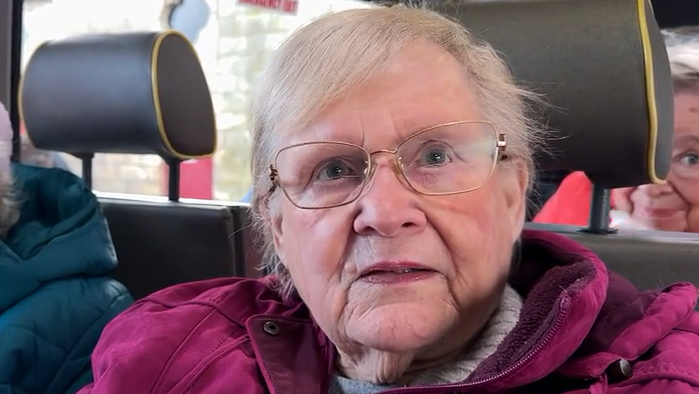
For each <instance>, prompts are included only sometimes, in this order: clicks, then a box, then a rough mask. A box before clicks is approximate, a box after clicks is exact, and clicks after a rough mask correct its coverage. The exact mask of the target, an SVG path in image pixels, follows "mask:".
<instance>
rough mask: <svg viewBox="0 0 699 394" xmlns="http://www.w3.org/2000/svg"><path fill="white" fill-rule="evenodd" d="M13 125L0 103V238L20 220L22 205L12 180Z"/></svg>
mask: <svg viewBox="0 0 699 394" xmlns="http://www.w3.org/2000/svg"><path fill="white" fill-rule="evenodd" d="M12 134H13V133H12V124H11V123H10V114H9V113H8V112H7V110H6V109H5V107H4V106H3V105H2V103H0V238H5V237H6V236H7V233H8V232H9V231H10V229H11V228H12V226H14V225H15V223H17V221H18V220H19V213H20V204H19V202H18V200H17V198H16V194H15V186H14V182H13V179H12V168H11V166H10V157H11V156H12Z"/></svg>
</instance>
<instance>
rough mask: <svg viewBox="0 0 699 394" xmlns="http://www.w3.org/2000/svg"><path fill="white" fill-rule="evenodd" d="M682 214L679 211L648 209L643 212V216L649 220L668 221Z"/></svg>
mask: <svg viewBox="0 0 699 394" xmlns="http://www.w3.org/2000/svg"><path fill="white" fill-rule="evenodd" d="M680 213H682V211H681V210H679V209H656V208H653V209H646V210H644V211H643V216H645V217H646V218H648V219H668V218H672V217H674V216H676V215H678V214H680Z"/></svg>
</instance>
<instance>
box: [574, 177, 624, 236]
mask: <svg viewBox="0 0 699 394" xmlns="http://www.w3.org/2000/svg"><path fill="white" fill-rule="evenodd" d="M610 201H611V191H610V190H609V189H606V188H603V187H601V186H598V185H594V184H593V185H592V202H591V204H590V219H589V220H588V225H587V227H586V228H583V229H581V230H580V231H581V232H584V233H592V234H611V233H615V232H616V231H617V230H616V229H613V228H610V227H609V211H610V209H611V203H610Z"/></svg>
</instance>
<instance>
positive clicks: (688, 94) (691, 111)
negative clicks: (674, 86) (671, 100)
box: [674, 89, 699, 145]
mask: <svg viewBox="0 0 699 394" xmlns="http://www.w3.org/2000/svg"><path fill="white" fill-rule="evenodd" d="M674 137H675V138H674V141H675V144H676V145H677V144H686V143H694V144H697V143H698V142H699V89H697V90H696V91H681V92H678V93H677V94H676V95H675V135H674Z"/></svg>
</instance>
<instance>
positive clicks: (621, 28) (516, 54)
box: [0, 0, 699, 298]
mask: <svg viewBox="0 0 699 394" xmlns="http://www.w3.org/2000/svg"><path fill="white" fill-rule="evenodd" d="M139 1H144V0H139ZM202 1H203V0H202ZM347 2H354V3H357V6H360V5H359V3H360V2H359V0H351V1H350V0H347V1H345V3H347ZM39 3H43V5H46V4H48V3H52V2H51V1H46V0H43V1H37V0H24V1H23V0H2V1H0V99H1V100H2V102H3V103H4V104H5V105H6V106H7V107H8V109H9V110H10V113H11V116H12V121H13V124H14V126H15V129H14V139H13V152H14V155H13V157H14V159H15V160H20V155H21V145H22V142H21V139H22V136H21V134H22V133H21V130H20V129H21V127H20V124H21V125H23V126H22V127H26V129H27V133H29V137H30V138H31V141H32V143H33V144H34V145H35V146H36V147H37V148H39V149H43V150H46V151H54V152H61V153H64V154H66V155H65V157H72V158H71V160H73V163H74V168H76V171H77V172H79V173H80V174H81V175H82V176H83V178H84V180H85V182H86V183H87V184H88V185H92V186H93V187H94V190H95V193H96V194H97V195H98V197H99V201H100V203H101V205H102V208H103V211H104V213H105V215H106V217H107V219H108V224H109V227H110V231H111V235H112V238H113V242H114V244H115V248H116V252H117V257H118V260H119V268H118V270H117V272H116V273H115V278H117V279H118V280H119V281H121V282H122V283H124V284H125V285H126V286H127V288H128V289H129V290H130V291H131V293H132V294H133V296H134V298H141V297H143V296H145V295H148V294H150V293H152V292H154V291H157V290H159V289H163V288H165V287H167V286H171V285H174V284H178V283H183V282H189V281H196V280H203V279H209V278H215V277H225V276H247V277H258V276H261V275H263V274H264V273H263V272H260V271H259V270H258V269H257V268H256V267H257V265H258V263H259V262H260V259H261V255H260V251H259V248H258V247H257V243H256V239H257V238H256V232H255V228H254V227H253V225H252V221H251V219H252V218H251V214H250V207H249V204H248V203H243V202H236V201H233V200H234V199H233V198H229V200H226V199H223V198H211V199H202V198H188V196H186V195H183V193H182V190H181V188H180V187H181V185H182V182H181V178H182V176H183V174H184V171H185V170H184V166H185V164H186V162H187V161H191V160H197V159H205V158H209V157H211V156H212V155H213V156H214V157H217V156H216V155H217V154H218V153H217V149H219V148H220V147H221V146H222V145H225V144H235V143H236V141H237V140H236V139H235V138H228V136H227V135H224V134H225V133H222V132H221V130H220V127H219V126H217V125H220V124H221V123H222V122H223V121H222V119H221V118H222V116H220V115H219V114H216V113H215V112H216V107H217V106H220V103H218V102H216V100H215V99H216V98H215V97H214V98H212V93H211V90H212V89H211V88H212V86H214V85H215V84H219V83H222V82H220V81H219V80H216V81H213V80H212V78H210V75H206V72H205V70H204V68H203V66H202V65H201V64H200V61H199V59H200V58H203V57H204V56H203V55H201V54H197V51H196V50H195V49H194V47H193V46H192V44H190V41H191V36H186V35H185V34H181V33H179V32H177V31H173V30H167V29H162V30H157V29H155V30H154V29H150V30H146V29H142V30H133V31H123V30H122V31H120V30H119V29H110V30H108V31H103V32H94V31H90V32H88V33H86V34H72V33H71V34H67V33H66V32H65V31H62V32H58V33H55V34H54V39H51V40H47V41H45V42H44V43H42V44H41V45H38V46H37V47H36V48H35V49H34V50H33V53H31V54H27V53H23V51H25V52H26V49H23V48H25V47H24V46H23V39H24V38H25V37H26V36H27V34H26V32H27V31H28V30H27V29H28V28H29V24H28V22H29V20H25V17H26V16H27V10H28V9H29V8H31V7H33V9H38V7H39V6H40V5H41V4H39ZM53 3H56V6H58V5H59V3H65V4H68V3H74V4H73V5H72V7H73V8H70V7H68V6H67V5H64V7H63V8H64V9H65V10H69V9H72V10H74V11H73V12H77V11H75V10H76V9H77V8H75V7H78V5H79V4H82V5H83V6H85V4H87V3H100V5H99V7H105V6H106V4H108V3H124V4H126V3H129V2H128V1H123V0H89V1H77V0H75V1H73V0H63V1H59V0H54V2H53ZM131 3H133V1H132V2H131ZM145 3H146V2H145V1H144V3H143V4H145ZM151 3H153V4H155V3H157V4H156V5H154V6H153V7H152V8H153V10H156V9H158V10H159V9H160V7H162V3H163V1H162V0H155V1H148V4H151ZM165 3H168V2H165ZM169 3H171V4H170V8H167V7H165V8H163V9H164V10H165V11H163V12H166V13H167V15H166V19H169V18H171V17H172V12H176V11H177V7H184V5H186V4H187V3H196V1H193V0H192V1H188V0H180V1H175V2H169ZM208 3H209V7H210V8H211V9H214V8H215V9H216V10H218V11H220V13H222V11H221V9H223V8H225V7H228V8H231V7H236V6H239V7H250V6H249V5H246V6H242V5H235V4H233V3H236V2H234V1H232V0H230V1H229V3H231V4H232V5H231V4H229V5H224V3H225V2H224V1H223V0H220V1H216V0H213V1H208ZM298 3H299V5H298V6H299V10H298V13H299V14H300V13H301V11H302V9H301V7H303V6H304V0H299V2H298ZM309 3H314V1H308V0H307V1H305V5H306V6H308V4H309ZM437 3H439V2H437ZM457 3H458V4H457ZM685 3H687V4H689V2H679V1H677V2H674V1H670V0H658V1H653V2H652V3H650V2H647V1H645V0H615V1H609V0H538V1H504V0H503V1H473V2H467V1H464V2H444V3H441V4H438V5H436V7H439V9H440V10H441V11H444V12H446V13H448V14H449V15H451V16H453V17H456V18H458V19H459V20H460V21H462V22H463V23H464V24H465V25H466V26H468V27H469V28H470V29H472V31H473V32H475V33H476V34H477V35H480V37H481V38H484V39H485V40H486V41H489V42H490V43H491V44H492V45H493V46H494V47H495V48H496V49H497V50H498V51H499V52H500V53H502V54H504V56H505V58H506V59H507V61H508V63H509V65H510V67H511V68H512V69H513V71H514V73H515V75H516V76H517V78H518V79H520V80H522V81H524V82H526V83H528V84H531V85H533V86H535V87H536V89H537V91H538V92H541V93H543V94H544V95H545V96H546V97H547V100H548V101H549V102H550V104H551V105H550V107H551V108H552V109H551V110H550V111H549V113H547V114H546V117H547V120H548V126H549V127H550V128H551V129H552V130H555V133H554V134H552V138H551V141H550V144H551V153H549V154H546V155H541V156H540V160H539V163H538V166H539V169H540V170H541V171H542V176H541V177H540V181H542V182H544V181H545V182H548V183H549V184H553V185H554V189H555V184H556V183H557V182H560V174H566V173H568V172H570V171H584V172H585V173H586V174H587V175H588V176H589V177H590V178H591V180H592V181H593V182H594V184H595V187H594V193H593V202H592V206H593V209H592V213H591V216H590V222H589V225H588V226H587V227H573V226H561V225H548V224H534V223H527V225H526V226H527V227H528V228H537V229H543V230H546V231H552V232H556V233H561V234H564V235H566V236H568V237H570V238H572V239H574V240H576V241H578V242H581V243H582V244H584V245H586V246H587V247H589V248H590V249H591V250H592V251H594V252H595V253H597V254H598V255H599V256H600V257H601V258H602V259H603V260H604V261H605V262H606V263H607V264H608V266H609V267H610V269H612V270H613V271H616V272H617V273H619V274H621V275H623V276H625V277H626V278H628V279H629V280H630V281H632V282H633V283H634V284H635V285H636V286H637V287H639V288H641V289H655V288H659V287H662V286H664V285H667V284H670V283H673V282H677V281H690V282H693V283H695V284H699V265H697V264H696V261H699V242H698V241H699V237H697V236H695V235H693V234H686V233H667V232H660V231H646V230H643V231H641V230H638V231H637V230H623V229H622V230H615V229H610V228H609V227H608V226H607V219H608V215H609V208H608V205H609V203H608V199H609V189H610V188H614V187H621V186H630V185H639V184H643V183H649V182H650V181H652V179H653V178H654V177H656V176H659V177H662V176H663V174H667V171H668V167H669V159H668V156H669V155H668V149H669V144H670V142H669V141H670V140H671V133H672V116H673V115H672V114H673V112H672V104H671V102H672V84H671V81H670V80H669V72H668V67H669V66H668V64H667V55H666V54H665V52H664V46H663V44H662V39H661V37H660V29H661V28H668V27H677V26H690V25H699V14H697V13H692V12H690V11H689V10H688V8H686V7H685V6H684V4H685ZM345 6H347V5H345ZM349 6H353V5H349ZM96 7H97V6H95V7H93V8H96ZM144 7H146V6H145V5H144ZM216 7H218V8H216ZM683 7H685V8H683ZM687 7H691V6H687ZM146 8H147V7H146ZM134 9H137V8H134ZM55 10H58V8H55ZM66 12H67V11H66ZM86 12H87V11H86ZM91 12H92V11H91ZM95 12H97V11H95ZM105 12H109V11H108V10H105V11H103V13H105ZM245 12H253V11H248V10H246V11H245ZM254 12H260V13H263V12H278V11H269V10H254ZM143 14H147V12H146V11H143ZM151 14H152V17H153V18H154V20H155V19H157V17H158V16H159V15H160V13H155V12H153V13H151ZM229 14H231V15H232V14H233V12H232V11H230V12H229ZM49 17H50V16H46V15H44V18H49ZM71 17H75V18H77V16H76V15H75V14H72V15H71V14H70V13H61V14H58V13H57V14H56V15H55V18H68V19H70V18H71ZM284 17H286V16H284ZM291 17H293V16H290V18H291ZM37 18H38V17H37ZM37 20H38V19H37ZM46 20H50V19H46ZM33 23H35V24H36V23H39V22H36V21H34V22H33ZM66 23H67V22H66ZM156 23H158V22H157V21H155V22H154V25H155V24H156ZM299 23H300V22H299ZM25 25H26V26H25ZM35 26H36V25H35ZM226 26H227V25H225V24H224V23H221V24H220V25H219V26H218V28H219V29H223V28H230V29H234V28H235V27H234V26H227V27H226ZM282 30H283V29H282ZM30 34H31V33H30ZM207 34H208V33H207ZM279 34H281V35H283V34H285V33H284V32H282V33H279ZM279 34H277V35H279ZM200 38H201V39H202V40H203V39H204V37H203V33H202V36H201V37H200ZM254 44H255V42H254V40H252V41H250V42H248V45H254ZM264 45H272V44H269V42H267V43H264ZM272 46H273V45H272ZM30 55H31V56H30ZM239 56H240V57H243V56H244V55H240V54H239ZM245 56H246V55H245ZM151 59H156V60H157V61H156V62H151ZM156 63H157V64H156ZM142 70H156V71H157V72H153V73H144V72H142ZM59 75H60V77H57V76H59ZM154 75H156V76H155V77H154ZM106 76H110V77H106ZM152 78H156V79H155V80H153V79H152ZM221 81H224V82H223V83H225V79H221ZM152 82H154V84H152ZM151 86H156V87H157V92H156V93H157V94H154V92H153V91H152V90H151V88H150V87H151ZM233 89H235V88H233ZM154 96H155V97H157V100H156V101H155V102H154V100H153V97H154ZM243 99H245V97H243ZM56 106H58V109H57V108H56ZM157 119H160V123H162V124H165V125H167V127H165V128H162V127H160V128H159V127H157V125H158V124H159V123H158V121H156V120H157ZM654 120H655V121H657V122H656V123H654ZM243 123H244V122H243ZM243 127H244V126H243ZM135 129H138V130H140V131H141V133H139V134H134V133H132V132H131V130H135ZM238 140H241V141H244V142H245V143H247V142H246V141H247V140H245V139H244V138H243V137H241V138H239V139H238ZM95 154H98V155H100V156H108V155H125V154H129V155H149V157H159V160H161V161H162V163H164V165H165V166H164V167H163V168H165V170H164V171H163V173H162V174H161V175H162V182H163V183H164V184H165V186H164V187H163V188H162V191H163V193H161V194H162V195H160V196H157V195H156V196H153V195H138V194H131V193H125V192H123V191H122V192H119V191H117V192H115V191H114V190H101V189H100V188H99V187H98V182H97V181H96V180H97V179H99V177H100V176H102V175H103V174H104V173H103V172H102V171H103V169H101V168H100V166H98V165H94V164H93V161H94V159H95ZM246 160H247V157H243V158H242V159H241V160H239V161H240V162H242V163H243V164H242V165H241V167H242V170H241V171H243V170H247V162H246ZM75 163H77V164H75ZM216 165H220V166H221V167H222V168H221V169H220V170H219V171H226V169H225V165H226V164H225V161H220V162H216ZM557 174H558V175H557ZM547 176H548V177H547ZM246 182H247V185H248V187H249V179H248V180H246ZM539 186H541V185H539ZM534 200H536V199H533V201H534ZM534 205H536V202H534ZM534 209H535V208H534ZM695 259H696V260H695Z"/></svg>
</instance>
